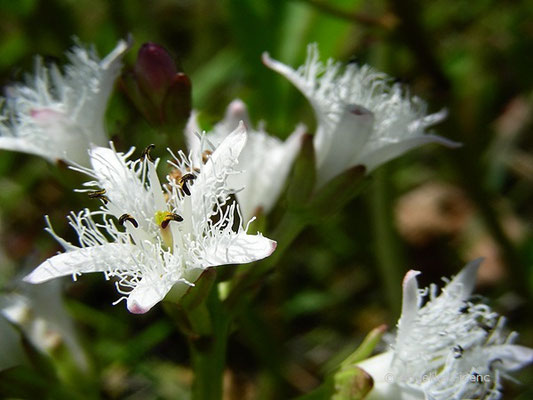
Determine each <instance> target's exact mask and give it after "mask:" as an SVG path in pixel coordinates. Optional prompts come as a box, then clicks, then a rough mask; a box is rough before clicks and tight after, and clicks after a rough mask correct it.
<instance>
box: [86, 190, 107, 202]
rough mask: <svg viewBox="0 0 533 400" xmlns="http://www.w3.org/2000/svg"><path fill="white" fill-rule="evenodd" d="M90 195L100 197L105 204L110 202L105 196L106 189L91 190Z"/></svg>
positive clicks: (92, 197) (91, 197)
mask: <svg viewBox="0 0 533 400" xmlns="http://www.w3.org/2000/svg"><path fill="white" fill-rule="evenodd" d="M88 195H89V198H90V199H100V200H102V202H103V203H104V204H107V203H109V199H108V198H107V196H105V189H102V190H96V191H94V192H89V193H88Z"/></svg>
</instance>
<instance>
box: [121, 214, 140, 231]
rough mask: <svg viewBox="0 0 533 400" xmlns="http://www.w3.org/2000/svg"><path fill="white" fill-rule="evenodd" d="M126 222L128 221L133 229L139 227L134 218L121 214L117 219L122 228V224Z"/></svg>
mask: <svg viewBox="0 0 533 400" xmlns="http://www.w3.org/2000/svg"><path fill="white" fill-rule="evenodd" d="M126 221H129V222H131V224H132V225H133V226H134V227H135V228H138V227H139V224H138V223H137V221H136V220H135V218H133V217H132V216H131V215H130V214H122V215H121V216H120V218H119V219H118V223H119V224H120V225H122V226H124V223H125V222H126Z"/></svg>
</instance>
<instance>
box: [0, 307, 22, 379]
mask: <svg viewBox="0 0 533 400" xmlns="http://www.w3.org/2000/svg"><path fill="white" fill-rule="evenodd" d="M0 354H1V355H2V357H0V371H3V370H5V369H8V368H12V367H16V366H17V365H22V364H25V363H27V361H28V360H27V358H26V355H25V352H24V349H23V348H22V343H21V342H20V334H19V332H18V331H17V329H16V328H15V327H14V326H13V325H12V324H11V323H10V322H9V321H8V320H7V319H6V318H5V317H4V316H3V315H2V314H1V313H0Z"/></svg>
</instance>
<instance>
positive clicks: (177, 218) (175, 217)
mask: <svg viewBox="0 0 533 400" xmlns="http://www.w3.org/2000/svg"><path fill="white" fill-rule="evenodd" d="M170 221H176V222H181V221H183V217H182V216H181V215H179V214H174V213H168V214H167V216H166V217H165V218H164V219H163V221H161V228H163V229H166V227H167V226H168V224H169V223H170Z"/></svg>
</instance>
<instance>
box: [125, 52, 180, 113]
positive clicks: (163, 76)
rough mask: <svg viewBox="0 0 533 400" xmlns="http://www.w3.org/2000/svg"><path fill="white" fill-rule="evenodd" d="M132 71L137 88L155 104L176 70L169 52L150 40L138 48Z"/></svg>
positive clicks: (170, 82) (160, 98) (158, 101)
mask: <svg viewBox="0 0 533 400" xmlns="http://www.w3.org/2000/svg"><path fill="white" fill-rule="evenodd" d="M134 71H135V77H136V78H137V82H138V85H139V88H140V89H141V90H142V92H144V94H145V95H147V96H149V97H150V98H152V100H153V101H154V102H155V103H156V104H161V101H162V100H163V97H164V96H165V94H166V92H167V90H168V87H169V86H170V85H171V84H172V81H173V79H174V77H175V75H176V73H177V72H178V71H177V68H176V64H175V62H174V60H173V59H172V57H171V56H170V54H169V53H168V52H167V51H166V50H165V49H164V48H163V47H162V46H160V45H158V44H155V43H151V42H148V43H145V44H143V45H142V46H141V48H140V49H139V53H138V55H137V63H136V64H135V69H134Z"/></svg>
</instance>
